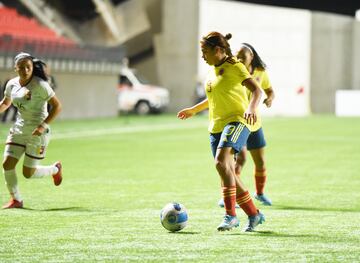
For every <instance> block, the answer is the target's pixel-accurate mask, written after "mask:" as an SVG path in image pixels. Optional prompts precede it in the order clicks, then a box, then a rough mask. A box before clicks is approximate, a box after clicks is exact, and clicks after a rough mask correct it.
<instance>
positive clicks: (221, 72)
mask: <svg viewBox="0 0 360 263" xmlns="http://www.w3.org/2000/svg"><path fill="white" fill-rule="evenodd" d="M224 72H225V70H224V69H223V68H221V69H220V70H219V75H220V76H221V75H223V74H224Z"/></svg>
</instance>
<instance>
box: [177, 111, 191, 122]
mask: <svg viewBox="0 0 360 263" xmlns="http://www.w3.org/2000/svg"><path fill="white" fill-rule="evenodd" d="M194 115H195V112H194V111H193V110H192V109H191V108H186V109H183V110H181V111H179V112H178V114H177V117H178V118H179V119H180V120H186V119H188V118H190V117H192V116H194Z"/></svg>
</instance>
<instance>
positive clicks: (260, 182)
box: [255, 169, 266, 195]
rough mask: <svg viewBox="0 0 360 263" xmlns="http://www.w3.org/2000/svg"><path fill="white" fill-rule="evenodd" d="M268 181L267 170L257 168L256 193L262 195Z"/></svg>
mask: <svg viewBox="0 0 360 263" xmlns="http://www.w3.org/2000/svg"><path fill="white" fill-rule="evenodd" d="M265 183H266V170H265V169H264V170H255V185H256V193H257V194H258V195H262V194H263V193H264V188H265Z"/></svg>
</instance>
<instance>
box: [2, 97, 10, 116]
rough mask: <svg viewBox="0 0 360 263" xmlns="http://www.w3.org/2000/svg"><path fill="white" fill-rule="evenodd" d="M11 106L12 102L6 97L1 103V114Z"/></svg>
mask: <svg viewBox="0 0 360 263" xmlns="http://www.w3.org/2000/svg"><path fill="white" fill-rule="evenodd" d="M10 105H11V100H10V99H9V98H6V97H4V98H3V99H2V100H1V102H0V113H3V112H4V111H6V110H7V109H8V108H9V107H10Z"/></svg>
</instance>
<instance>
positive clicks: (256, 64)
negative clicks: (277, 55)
mask: <svg viewBox="0 0 360 263" xmlns="http://www.w3.org/2000/svg"><path fill="white" fill-rule="evenodd" d="M241 45H243V46H245V47H247V48H248V49H250V50H251V52H252V53H253V54H254V58H253V60H252V61H251V66H252V68H253V69H255V68H261V69H263V70H265V69H266V64H265V62H264V61H263V60H262V59H261V58H260V56H259V54H258V53H257V52H256V50H255V48H254V47H253V46H252V45H250V44H248V43H241Z"/></svg>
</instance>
